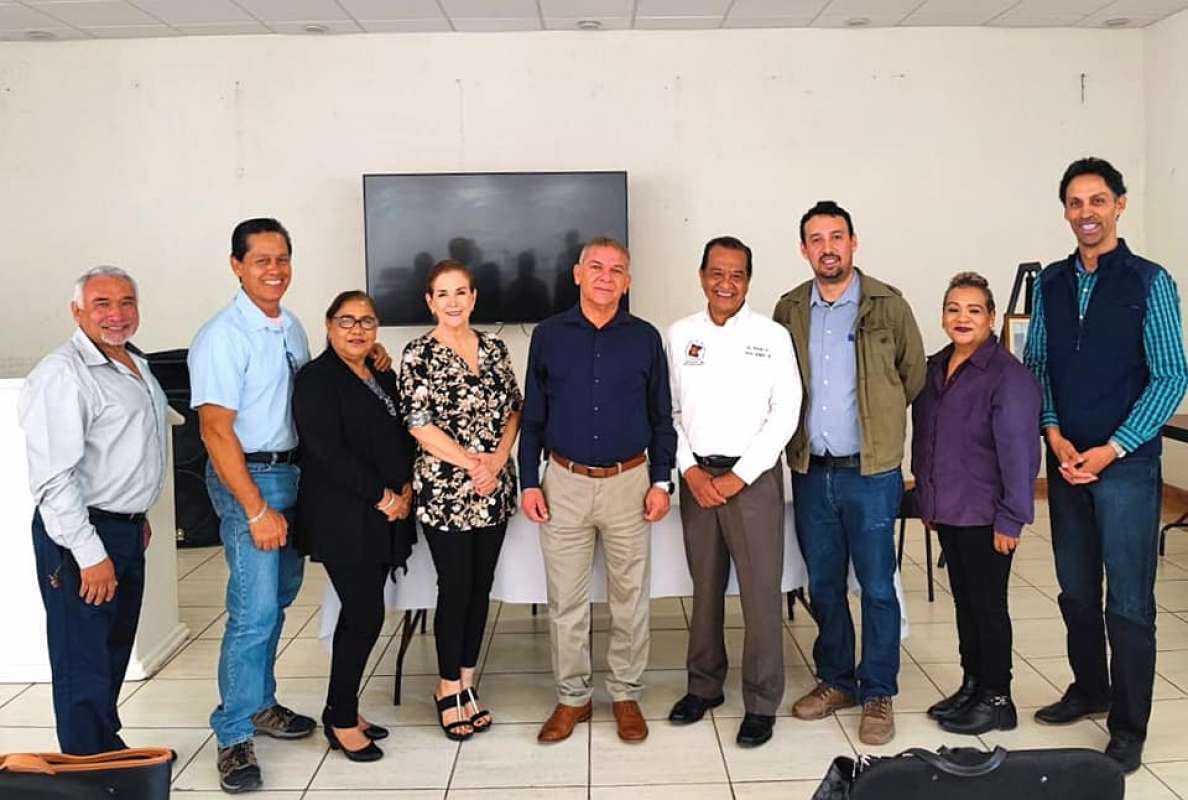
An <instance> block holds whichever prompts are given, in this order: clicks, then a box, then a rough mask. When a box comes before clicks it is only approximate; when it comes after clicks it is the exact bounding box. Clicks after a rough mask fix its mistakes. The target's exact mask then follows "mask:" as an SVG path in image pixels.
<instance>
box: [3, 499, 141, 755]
mask: <svg viewBox="0 0 1188 800" xmlns="http://www.w3.org/2000/svg"><path fill="white" fill-rule="evenodd" d="M91 522H92V523H93V524H94V526H95V531H96V532H97V533H98V534H99V538H100V539H101V540H102V541H103V546H104V548H106V549H107V557H108V558H110V559H111V563H112V566H113V567H114V568H115V574H116V580H118V581H119V586H118V587H117V588H116V593H115V597H113V598H112V599H111V600H109V601H108V602H106V603H102V604H100V605H97V606H92V605H88V604H86V603H84V602H83V600H82V598H81V597H79V596H78V591H79V587H80V585H81V580H82V578H81V574H80V572H79V568H78V563H77V562H76V561H75V560H74V558H73V556H71V554H70V551H69V550H67V549H66V548H64V547H59V546H58V545H57V544H56V543H54V541H53V540H52V539H50V538H49V536H48V535H47V534H46V532H45V524H44V523H43V522H42V521H41V513H40V512H35V513H34V514H33V554H34V556H35V558H36V562H37V584H38V588H40V589H41V599H42V602H43V603H44V604H45V632H46V638H47V640H48V644H49V657H50V673H51V675H52V676H53V690H54V717H55V718H56V720H57V728H58V746H59V747H61V749H62V752H63V753H70V754H71V755H78V756H87V755H93V754H95V753H105V752H108V751H109V750H123V749H124V748H125V747H126V746H127V745H125V744H124V740H123V739H121V738H120V736H119V731H120V715H119V712H118V711H117V710H116V704H117V703H118V702H119V697H120V687H121V686H122V685H123V683H124V673H125V672H127V670H128V661H129V659H131V657H132V644H133V642H134V641H135V639H136V624H137V622H138V621H139V620H140V602H141V599H142V598H143V596H144V534H143V530H144V526H143V525H141V524H137V523H132V522H125V521H117V520H111V519H99V518H97V517H94V516H92V518H91ZM14 610H15V609H14ZM18 613H19V612H18Z"/></svg>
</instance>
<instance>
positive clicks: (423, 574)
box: [321, 502, 808, 638]
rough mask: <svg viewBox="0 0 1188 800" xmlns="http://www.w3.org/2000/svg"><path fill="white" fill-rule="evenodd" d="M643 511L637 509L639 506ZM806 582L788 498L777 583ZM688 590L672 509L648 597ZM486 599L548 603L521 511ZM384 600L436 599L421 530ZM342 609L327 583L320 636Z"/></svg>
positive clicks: (658, 540)
mask: <svg viewBox="0 0 1188 800" xmlns="http://www.w3.org/2000/svg"><path fill="white" fill-rule="evenodd" d="M640 513H643V512H642V509H641V510H640ZM807 582H808V577H807V573H806V571H805V567H804V559H803V558H801V556H800V546H799V545H798V544H797V543H796V531H795V527H794V522H793V515H792V504H791V502H789V503H788V504H787V507H786V509H785V513H784V577H783V579H782V581H781V584H780V588H781V590H782V591H784V592H790V591H792V590H793V589H798V588H800V587H802V586H804V585H805V584H806V583H807ZM726 592H727V594H738V577H737V576H736V575H735V573H734V566H733V565H731V568H730V583H729V585H728V586H727V589H726ZM590 594H591V599H592V600H593V601H594V602H604V601H605V600H606V559H605V558H604V557H603V554H602V546H601V545H597V546H595V548H594V573H593V578H592V580H591V583H590ZM692 594H693V579H692V577H691V576H690V575H689V566H688V563H687V562H686V561H685V539H684V534H683V532H682V530H681V515H680V512H679V510H678V508H677V507H676V504H675V503H674V504H673V508H672V510H671V511H669V512H668V515H667V516H665V517H664V519H662V520H660V521H659V522H657V523H653V525H652V586H651V596H652V597H690V596H692ZM491 599H493V600H502V601H503V602H505V603H538V604H540V605H544V604H546V603H547V602H548V597H547V595H546V583H545V571H544V555H543V554H542V552H541V549H540V526H539V525H537V524H536V523H534V522H531V521H530V520H529V519H528V518H527V517H525V516H524V515H523V514H522V513H517V514H516V515H515V516H514V517H512V518H511V521H510V522H509V523H508V526H507V536H506V538H505V539H504V540H503V550H502V552H500V554H499V563H498V565H497V566H496V567H495V582H494V583H493V584H492V586H491ZM384 601H385V603H386V604H387V607H388V608H390V609H393V608H395V609H410V608H412V609H416V608H433V607H434V606H435V605H436V604H437V570H436V569H434V568H433V559H432V558H431V557H430V555H429V546H428V545H427V544H426V543H425V537H424V536H423V535H422V536H421V537H420V538H419V540H418V541H417V544H416V546H415V547H414V548H413V552H412V557H411V558H410V559H409V561H408V574H404V573H400V574H399V576H398V579H397V580H396V581H395V582H393V581H392V580H389V581H388V585H387V586H386V587H385V589H384ZM340 608H341V603H339V600H338V595H337V594H336V593H335V591H334V587H333V586H331V585H327V586H326V596H325V598H324V600H323V601H322V625H321V636H322V638H327V637H330V636H333V634H334V625H335V624H336V622H337V621H338V611H339V609H340Z"/></svg>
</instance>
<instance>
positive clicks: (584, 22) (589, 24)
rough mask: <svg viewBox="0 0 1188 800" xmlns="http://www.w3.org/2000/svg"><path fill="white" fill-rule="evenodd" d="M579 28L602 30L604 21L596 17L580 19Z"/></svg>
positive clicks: (580, 29) (581, 29)
mask: <svg viewBox="0 0 1188 800" xmlns="http://www.w3.org/2000/svg"><path fill="white" fill-rule="evenodd" d="M577 29H578V30H579V31H600V30H602V23H601V22H599V21H598V20H596V19H579V20H578V21H577Z"/></svg>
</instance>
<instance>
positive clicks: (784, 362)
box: [668, 304, 803, 484]
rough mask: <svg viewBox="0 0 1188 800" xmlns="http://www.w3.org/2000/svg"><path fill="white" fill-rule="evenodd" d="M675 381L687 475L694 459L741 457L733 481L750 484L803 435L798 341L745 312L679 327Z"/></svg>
mask: <svg viewBox="0 0 1188 800" xmlns="http://www.w3.org/2000/svg"><path fill="white" fill-rule="evenodd" d="M668 375H669V381H670V382H671V385H672V421H673V424H674V426H675V427H676V431H677V468H678V469H679V470H680V471H681V473H682V474H684V473H685V472H686V471H687V470H688V469H689V468H690V467H693V466H695V465H696V464H697V460H696V458H695V456H694V454H695V453H696V454H697V455H700V456H710V455H717V456H729V457H736V458H738V463H736V464H735V465H734V467H733V472H734V474H735V475H737V476H738V477H739V478H741V479H742V480H743V481H745V482H746V483H748V484H750V483H751V482H753V481H754V480H755V479H756V478H758V477H759V476H760V475H762V474H763V473H764V472H765V471H767V470H768V469H770V468H771V467H772V466H773V465H775V463H776V461H777V460H778V459H779V457H780V452H781V451H782V450H783V449H784V446H785V445H787V443H788V440H789V439H791V438H792V434H794V433H795V432H796V426H797V423H798V421H799V419H800V402H801V397H802V394H803V390H802V388H801V385H800V370H799V369H798V368H797V365H796V353H795V351H794V350H793V348H792V338H791V336H789V335H788V331H787V329H786V328H784V327H783V326H782V325H780V324H778V323H776V322H774V321H772V320H771V319H769V318H767V317H764V316H761V315H759V314H756V313H755V312H753V311H752V310H751V308H750V306H748V305H746V304H744V305H743V307H742V308H741V309H739V311H738V313H737V314H735V315H734V316H733V317H731V318H730V319H728V320H726V324H724V325H717V324H715V323H714V321H713V320H712V319H711V318H710V316H709V313H708V312H706V311H700V312H698V313H696V314H692V315H690V316H688V317H685V318H683V319H680V320H678V321H677V322H675V323H673V325H672V327H670V328H669V329H668Z"/></svg>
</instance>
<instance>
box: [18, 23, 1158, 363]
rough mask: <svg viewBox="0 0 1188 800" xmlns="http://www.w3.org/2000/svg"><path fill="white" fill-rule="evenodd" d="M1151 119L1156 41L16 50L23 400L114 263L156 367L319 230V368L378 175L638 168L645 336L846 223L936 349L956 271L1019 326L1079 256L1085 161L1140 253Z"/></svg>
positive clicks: (411, 38)
mask: <svg viewBox="0 0 1188 800" xmlns="http://www.w3.org/2000/svg"><path fill="white" fill-rule="evenodd" d="M1082 73H1085V79H1084V92H1082ZM1143 106H1144V96H1143V33H1142V32H1141V31H1108V32H1107V31H1093V30H979V29H915V30H912V29H904V30H867V31H823V30H812V31H806V30H783V31H780V30H756V31H712V32H695V31H681V32H630V31H628V32H605V33H599V34H593V35H590V34H580V33H573V34H570V33H555V34H551V33H550V34H541V33H534V34H491V35H486V34H467V35H373V36H344V37H324V38H302V37H267V38H264V37H242V38H240V37H227V38H194V39H184V40H139V41H124V42H107V41H105V42H68V43H59V44H52V45H48V46H47V45H42V44H23V43H22V44H5V45H2V46H0V175H3V176H4V180H3V183H2V184H0V226H2V229H0V242H3V245H2V246H0V280H3V282H4V283H5V284H6V285H7V286H8V287H9V288H8V290H7V292H6V299H7V301H8V302H7V303H6V307H7V308H6V310H7V316H8V320H7V323H8V324H6V325H5V326H4V328H3V333H2V334H0V335H2V336H3V342H4V346H3V348H2V350H0V353H2V358H3V359H4V360H3V362H0V374H3V373H4V372H8V373H9V374H22V373H23V372H24V371H25V370H26V369H27V367H28V366H29V365H30V364H31V363H33V362H34V361H35V360H36V359H37V358H38V357H39V356H40V355H41V354H42V353H44V352H45V351H47V350H48V349H50V348H51V347H52V346H53V345H55V344H56V343H57V342H58V341H60V340H61V339H62V338H63V337H64V336H65V335H66V334H67V332H68V329H69V327H70V321H69V318H68V315H67V312H66V302H67V296H68V290H69V285H70V282H71V280H72V278H73V277H74V276H75V275H76V274H77V273H78V272H80V271H81V270H82V269H83V268H85V267H87V266H90V265H93V264H95V263H100V262H114V263H117V264H120V265H122V266H124V267H126V268H128V269H129V270H131V271H133V273H134V274H136V275H137V276H138V277H139V278H140V280H141V283H142V284H143V315H144V322H143V326H142V333H141V334H140V335H139V336H138V343H139V344H140V345H141V346H142V347H145V348H146V349H163V348H168V347H182V346H186V345H187V344H188V342H189V339H190V337H191V335H192V333H193V331H194V330H195V329H196V328H197V327H198V325H199V324H200V323H201V322H202V321H203V320H204V319H205V318H206V317H208V316H209V315H210V314H211V313H213V311H214V310H215V309H216V308H218V307H219V306H220V305H222V304H223V303H224V302H225V301H226V300H227V298H228V297H229V296H230V294H231V293H232V291H233V281H232V277H231V275H230V273H229V271H228V269H227V266H226V252H227V249H228V243H227V238H228V236H229V234H230V230H231V227H232V225H233V224H234V222H236V221H237V220H238V219H240V218H243V217H246V216H250V215H260V214H268V215H275V216H277V217H279V218H280V219H282V220H283V221H284V222H285V223H286V224H287V225H288V226H289V227H290V229H291V230H292V232H293V234H294V239H295V250H294V252H295V269H296V274H295V283H294V285H293V288H292V289H291V291H290V295H289V298H288V302H289V305H290V306H291V307H292V308H293V309H294V310H295V311H297V312H298V313H299V314H300V315H301V316H302V317H303V318H304V319H305V321H306V324H307V326H308V327H309V328H310V330H311V334H312V335H311V338H313V339H315V340H320V337H319V336H318V335H317V331H316V326H317V325H318V324H319V319H320V314H321V312H322V310H323V308H324V307H325V304H326V303H327V302H328V300H329V298H330V297H331V296H332V295H333V294H334V293H335V292H337V291H338V290H340V289H343V288H347V287H352V286H359V285H362V284H363V282H364V275H363V232H362V199H361V180H360V175H361V174H362V173H364V172H384V171H418V170H424V171H431V170H440V171H452V170H538V169H539V170H546V169H626V170H627V171H628V172H629V180H630V184H629V193H630V225H631V243H632V249H633V251H634V256H635V258H634V265H633V273H634V280H635V285H634V288H635V294H634V306H633V307H634V309H635V310H636V311H637V312H638V313H640V314H642V315H643V316H645V317H647V318H649V319H651V320H652V321H654V322H655V323H656V324H657V325H659V326H661V327H663V326H665V325H667V324H668V323H669V322H671V321H672V320H674V319H675V318H677V317H679V316H681V315H683V314H685V313H689V312H690V311H692V310H694V309H695V308H696V307H698V306H699V305H700V303H701V301H702V299H701V296H700V292H699V289H698V287H697V283H696V280H695V277H694V270H695V268H696V262H697V259H698V257H699V255H700V249H701V245H702V243H703V242H704V241H705V240H706V239H707V238H709V237H710V236H713V235H716V234H720V233H726V232H729V233H733V234H736V235H739V236H741V237H743V238H744V239H746V240H747V241H749V242H750V243H751V244H752V245H753V246H754V248H755V252H756V267H757V272H756V278H755V281H754V285H753V288H752V301H753V303H754V305H755V306H756V307H757V308H759V309H761V310H763V311H769V310H770V309H771V307H772V306H773V305H774V303H775V300H776V298H777V297H778V295H779V294H780V293H781V292H782V291H785V290H786V289H788V288H790V287H791V286H792V285H794V284H795V283H798V282H800V281H801V280H803V279H805V278H806V277H807V276H808V274H809V272H808V269H807V267H806V265H805V264H804V262H803V261H802V260H801V258H800V256H799V253H798V252H797V248H796V224H797V220H798V218H799V215H800V214H801V213H802V212H803V210H804V209H805V208H807V207H808V206H809V205H811V204H812V203H813V202H815V201H816V200H818V199H821V198H831V199H835V200H838V201H839V202H841V203H843V204H844V205H846V206H848V207H849V208H850V210H851V211H852V212H853V213H854V215H855V223H856V228H857V232H858V235H859V238H860V241H861V247H860V258H859V263H860V265H862V266H864V267H866V268H867V269H868V270H869V271H870V272H872V273H874V274H876V275H878V276H880V277H883V278H885V279H888V280H891V281H893V282H895V283H897V284H899V285H900V286H901V287H902V288H903V289H904V290H905V291H906V293H907V295H908V297H909V299H910V300H911V301H912V302H913V304H914V305H915V307H916V309H917V311H918V314H919V316H920V317H921V318H922V320H921V321H922V326H923V328H924V330H925V336H926V341H927V343H928V344H929V347H930V348H935V347H939V345H940V344H941V342H942V335H941V333H940V331H939V327H938V322H937V317H938V307H939V302H940V296H941V291H942V287H943V284H944V281H945V280H946V279H947V278H948V277H949V276H950V275H951V274H952V273H953V272H955V271H957V270H958V269H963V268H974V269H978V270H980V271H983V272H985V273H986V274H987V275H988V276H989V277H990V278H991V279H992V281H993V284H994V286H995V288H996V289H997V290H998V293H999V295H1000V297H1001V302H1003V303H1005V301H1006V295H1007V294H1008V292H1009V289H1010V280H1011V277H1012V276H1013V274H1014V267H1015V265H1016V264H1017V263H1018V262H1020V261H1028V260H1048V259H1051V258H1054V257H1056V256H1059V255H1061V254H1063V253H1065V252H1067V251H1068V250H1070V249H1071V236H1070V234H1069V231H1068V230H1067V228H1066V226H1065V224H1064V222H1063V220H1062V218H1061V214H1060V207H1059V205H1058V204H1057V197H1056V194H1057V192H1056V185H1057V182H1058V179H1059V176H1060V173H1061V171H1062V169H1063V168H1064V166H1065V165H1066V164H1067V163H1068V161H1069V160H1070V159H1071V158H1073V157H1076V156H1079V155H1083V154H1087V153H1100V154H1103V155H1106V156H1108V157H1110V158H1111V159H1113V160H1114V161H1115V162H1116V163H1118V164H1119V165H1120V166H1121V167H1122V168H1123V169H1124V170H1126V172H1127V175H1128V178H1129V180H1130V182H1131V185H1132V189H1133V193H1132V195H1133V196H1132V205H1131V213H1130V214H1129V216H1128V220H1127V228H1126V233H1127V235H1128V236H1129V237H1130V239H1131V240H1132V241H1133V242H1135V243H1136V244H1137V245H1139V246H1140V247H1141V246H1142V244H1143V241H1144V237H1143V227H1142V221H1143V205H1144V203H1143V197H1144V186H1143V183H1144V173H1145V164H1144V153H1145V147H1146V141H1145V138H1144V135H1143V129H1144V126H1143ZM47 298H51V299H49V300H47ZM55 298H60V300H59V299H55ZM505 335H506V337H507V338H508V340H509V343H510V344H511V345H512V347H513V349H515V350H517V351H522V350H523V349H524V339H525V337H524V335H523V334H522V333H521V332H520V331H519V330H511V329H509V330H507V331H505ZM384 337H385V340H386V341H388V342H390V343H392V344H394V345H398V344H399V343H400V342H402V341H404V340H405V339H406V338H407V331H401V330H390V331H386V332H385V334H384Z"/></svg>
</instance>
